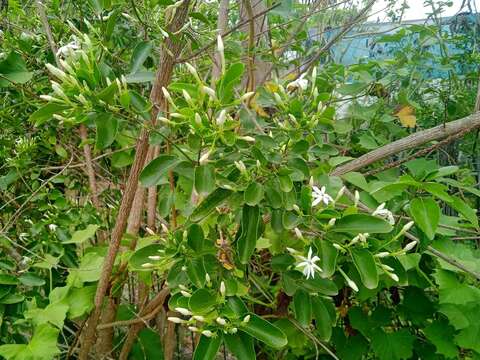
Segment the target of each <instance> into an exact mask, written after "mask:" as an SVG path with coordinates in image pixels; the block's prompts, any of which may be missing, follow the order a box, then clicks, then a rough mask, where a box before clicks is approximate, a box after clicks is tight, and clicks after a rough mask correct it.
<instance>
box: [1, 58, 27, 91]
mask: <svg viewBox="0 0 480 360" xmlns="http://www.w3.org/2000/svg"><path fill="white" fill-rule="evenodd" d="M0 75H1V77H0V87H6V86H10V85H12V83H13V84H25V83H26V82H28V81H29V80H30V79H31V78H32V76H33V73H31V72H29V71H27V66H26V65H25V61H23V59H22V57H21V56H20V55H18V54H17V53H15V52H11V53H10V54H9V55H8V56H7V58H6V59H5V60H3V61H1V62H0Z"/></svg>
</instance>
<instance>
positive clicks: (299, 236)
mask: <svg viewBox="0 0 480 360" xmlns="http://www.w3.org/2000/svg"><path fill="white" fill-rule="evenodd" d="M293 230H294V231H295V235H296V236H297V238H299V239H303V234H302V232H301V231H300V229H299V228H298V227H296V228H295V229H293Z"/></svg>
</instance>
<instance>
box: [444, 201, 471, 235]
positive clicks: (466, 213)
mask: <svg viewBox="0 0 480 360" xmlns="http://www.w3.org/2000/svg"><path fill="white" fill-rule="evenodd" d="M452 199H453V201H452V202H451V203H449V204H448V205H450V206H451V207H453V208H454V209H455V210H457V211H458V212H459V213H460V214H462V216H463V217H464V218H465V219H467V220H468V221H469V222H470V223H471V224H472V225H473V226H475V227H476V228H477V229H478V217H477V212H476V210H475V209H472V208H471V207H470V206H469V205H467V204H466V203H465V201H463V200H462V199H461V198H460V197H458V196H452Z"/></svg>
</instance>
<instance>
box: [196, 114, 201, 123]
mask: <svg viewBox="0 0 480 360" xmlns="http://www.w3.org/2000/svg"><path fill="white" fill-rule="evenodd" d="M195 123H196V124H197V125H202V117H201V116H200V114H199V113H195Z"/></svg>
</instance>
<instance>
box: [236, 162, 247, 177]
mask: <svg viewBox="0 0 480 360" xmlns="http://www.w3.org/2000/svg"><path fill="white" fill-rule="evenodd" d="M234 164H235V166H236V167H237V169H238V170H240V172H241V173H242V174H246V173H247V168H246V167H245V164H244V163H243V161H242V160H240V161H234Z"/></svg>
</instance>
